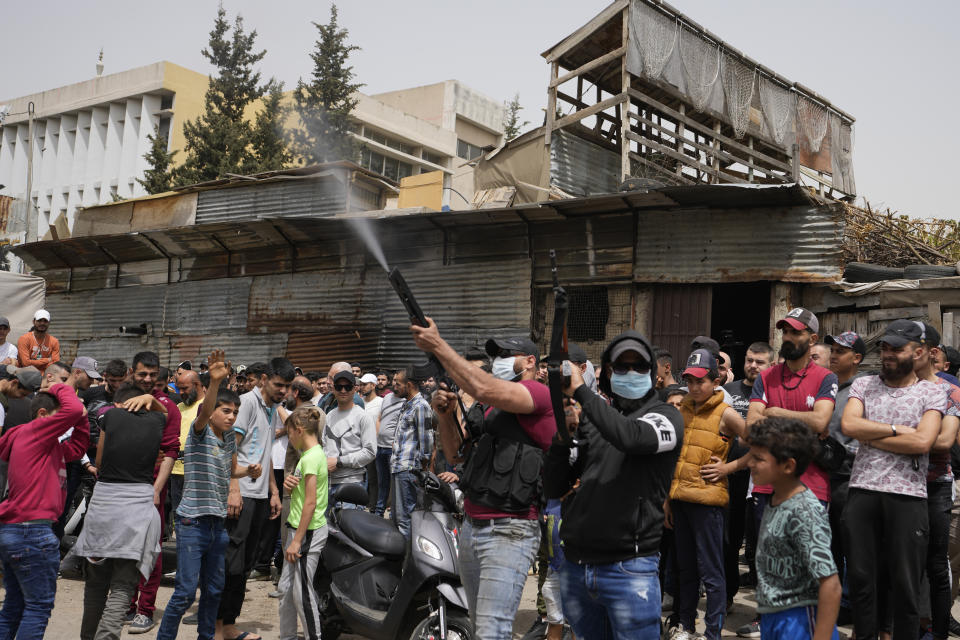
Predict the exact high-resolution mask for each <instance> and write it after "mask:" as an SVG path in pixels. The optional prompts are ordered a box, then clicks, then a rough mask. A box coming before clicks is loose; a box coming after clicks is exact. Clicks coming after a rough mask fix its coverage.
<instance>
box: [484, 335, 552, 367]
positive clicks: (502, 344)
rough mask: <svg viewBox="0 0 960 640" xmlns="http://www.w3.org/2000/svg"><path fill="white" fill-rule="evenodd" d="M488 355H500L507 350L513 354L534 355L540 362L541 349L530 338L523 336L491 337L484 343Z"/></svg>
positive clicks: (494, 356)
mask: <svg viewBox="0 0 960 640" xmlns="http://www.w3.org/2000/svg"><path fill="white" fill-rule="evenodd" d="M484 347H485V349H486V352H487V355H488V356H490V357H491V358H496V357H498V356H499V355H500V354H501V353H503V352H504V351H506V352H507V353H508V354H509V355H513V356H533V357H535V358H536V359H537V362H540V350H539V349H537V345H535V344H533V340H531V339H530V338H524V337H522V336H520V337H516V338H490V339H489V340H487V343H486V345H484Z"/></svg>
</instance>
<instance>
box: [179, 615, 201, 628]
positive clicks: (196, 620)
mask: <svg viewBox="0 0 960 640" xmlns="http://www.w3.org/2000/svg"><path fill="white" fill-rule="evenodd" d="M180 623H181V624H192V625H194V626H196V625H198V624H200V616H199V615H198V614H196V613H195V614H193V615H192V616H184V618H183V619H182V620H180Z"/></svg>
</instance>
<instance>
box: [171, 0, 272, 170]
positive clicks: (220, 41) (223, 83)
mask: <svg viewBox="0 0 960 640" xmlns="http://www.w3.org/2000/svg"><path fill="white" fill-rule="evenodd" d="M256 38H257V32H256V30H253V31H251V32H250V33H246V32H245V31H244V27H243V18H242V17H241V16H239V15H238V16H237V17H236V19H235V20H234V23H233V29H232V33H231V27H230V24H229V23H228V22H227V14H226V11H224V9H223V5H221V6H220V7H219V8H218V9H217V18H216V20H215V21H214V26H213V30H212V31H210V41H209V45H208V48H206V49H203V50H202V51H201V53H202V54H203V56H204V57H205V58H206V59H207V60H209V61H210V62H211V64H213V66H214V67H216V69H217V72H216V74H215V75H212V76H210V85H209V87H208V88H207V93H206V95H205V96H204V111H203V113H202V114H201V115H200V116H199V117H197V119H196V120H193V121H192V122H185V123H184V125H183V134H184V138H185V144H184V149H185V151H186V160H185V161H184V163H183V165H182V166H180V167H178V168H177V170H176V172H175V176H176V181H177V183H178V184H189V183H193V182H203V181H205V180H214V179H216V178H218V177H221V176H223V175H225V174H227V173H241V174H242V173H249V172H250V171H252V170H255V168H256V165H257V162H256V158H255V157H254V154H253V151H252V149H251V145H250V139H251V135H252V127H251V125H250V123H249V122H248V121H247V120H245V119H244V114H245V113H246V110H247V107H249V106H250V104H251V103H252V102H253V101H255V100H257V99H258V98H260V97H261V96H263V94H264V92H265V91H266V90H267V87H266V86H264V85H261V84H260V72H259V71H256V70H255V69H254V65H256V64H257V63H258V62H260V60H262V59H263V56H264V55H266V50H261V51H256V50H255V49H254V44H255V41H256Z"/></svg>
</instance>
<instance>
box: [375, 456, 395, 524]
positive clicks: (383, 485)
mask: <svg viewBox="0 0 960 640" xmlns="http://www.w3.org/2000/svg"><path fill="white" fill-rule="evenodd" d="M392 457H393V448H392V447H377V457H376V460H375V462H376V465H377V506H376V507H375V508H374V509H373V512H374V513H375V514H377V515H378V516H382V515H383V512H384V511H386V510H387V502H388V501H389V500H390V458H392Z"/></svg>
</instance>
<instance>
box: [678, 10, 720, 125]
mask: <svg viewBox="0 0 960 640" xmlns="http://www.w3.org/2000/svg"><path fill="white" fill-rule="evenodd" d="M680 61H681V62H682V63H683V75H684V78H685V79H686V81H687V94H688V95H689V96H690V100H691V101H692V102H693V108H694V109H696V110H697V111H703V109H704V108H705V107H706V106H707V103H708V102H709V101H710V93H711V90H712V89H713V84H714V83H715V82H716V81H717V76H719V75H720V47H719V46H717V45H715V44H712V43H710V42H707V41H706V40H704V39H703V38H701V37H700V36H698V35H697V34H696V33H694V32H693V31H690V30H689V29H684V28H683V27H680Z"/></svg>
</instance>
